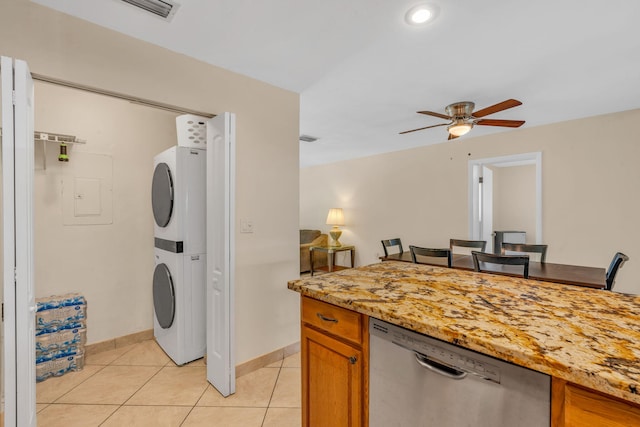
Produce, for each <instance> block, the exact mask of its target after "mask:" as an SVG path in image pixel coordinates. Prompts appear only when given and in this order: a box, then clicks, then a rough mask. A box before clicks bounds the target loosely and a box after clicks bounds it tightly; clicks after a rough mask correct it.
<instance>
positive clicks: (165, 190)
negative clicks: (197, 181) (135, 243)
mask: <svg viewBox="0 0 640 427" xmlns="http://www.w3.org/2000/svg"><path fill="white" fill-rule="evenodd" d="M151 206H152V207H153V218H154V219H155V220H156V224H158V226H159V227H166V226H167V224H169V221H171V214H172V213H173V179H171V169H169V165H167V164H166V163H159V164H158V166H156V169H155V171H154V172H153V182H152V184H151Z"/></svg>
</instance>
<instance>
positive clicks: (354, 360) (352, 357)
mask: <svg viewBox="0 0 640 427" xmlns="http://www.w3.org/2000/svg"><path fill="white" fill-rule="evenodd" d="M357 361H358V358H357V357H355V356H351V357H350V358H349V363H351V364H352V365H355V364H356V362H357Z"/></svg>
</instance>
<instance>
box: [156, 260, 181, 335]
mask: <svg viewBox="0 0 640 427" xmlns="http://www.w3.org/2000/svg"><path fill="white" fill-rule="evenodd" d="M153 307H154V309H155V312H156V319H158V324H160V326H161V327H162V328H163V329H167V328H170V327H171V325H172V324H173V316H174V314H175V312H176V294H175V292H174V289H173V280H172V279H171V272H170V271H169V268H168V267H167V265H166V264H158V265H156V269H155V271H154V272H153Z"/></svg>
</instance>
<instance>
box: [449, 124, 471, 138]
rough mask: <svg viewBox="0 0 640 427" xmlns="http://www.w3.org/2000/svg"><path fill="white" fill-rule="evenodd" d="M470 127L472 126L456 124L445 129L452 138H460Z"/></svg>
mask: <svg viewBox="0 0 640 427" xmlns="http://www.w3.org/2000/svg"><path fill="white" fill-rule="evenodd" d="M472 127H473V124H471V123H465V122H456V123H454V124H452V125H451V126H449V127H448V128H447V130H448V131H449V133H450V134H451V135H453V136H462V135H464V134H466V133H467V132H469V131H470V130H471V128H472Z"/></svg>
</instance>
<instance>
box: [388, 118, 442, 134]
mask: <svg viewBox="0 0 640 427" xmlns="http://www.w3.org/2000/svg"><path fill="white" fill-rule="evenodd" d="M447 118H448V117H447ZM447 125H449V123H440V124H439V125H433V126H425V127H423V128H418V129H411V130H405V131H404V132H400V135H402V134H405V133H410V132H415V131H418V130H424V129H429V128H437V127H438V126H447Z"/></svg>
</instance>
